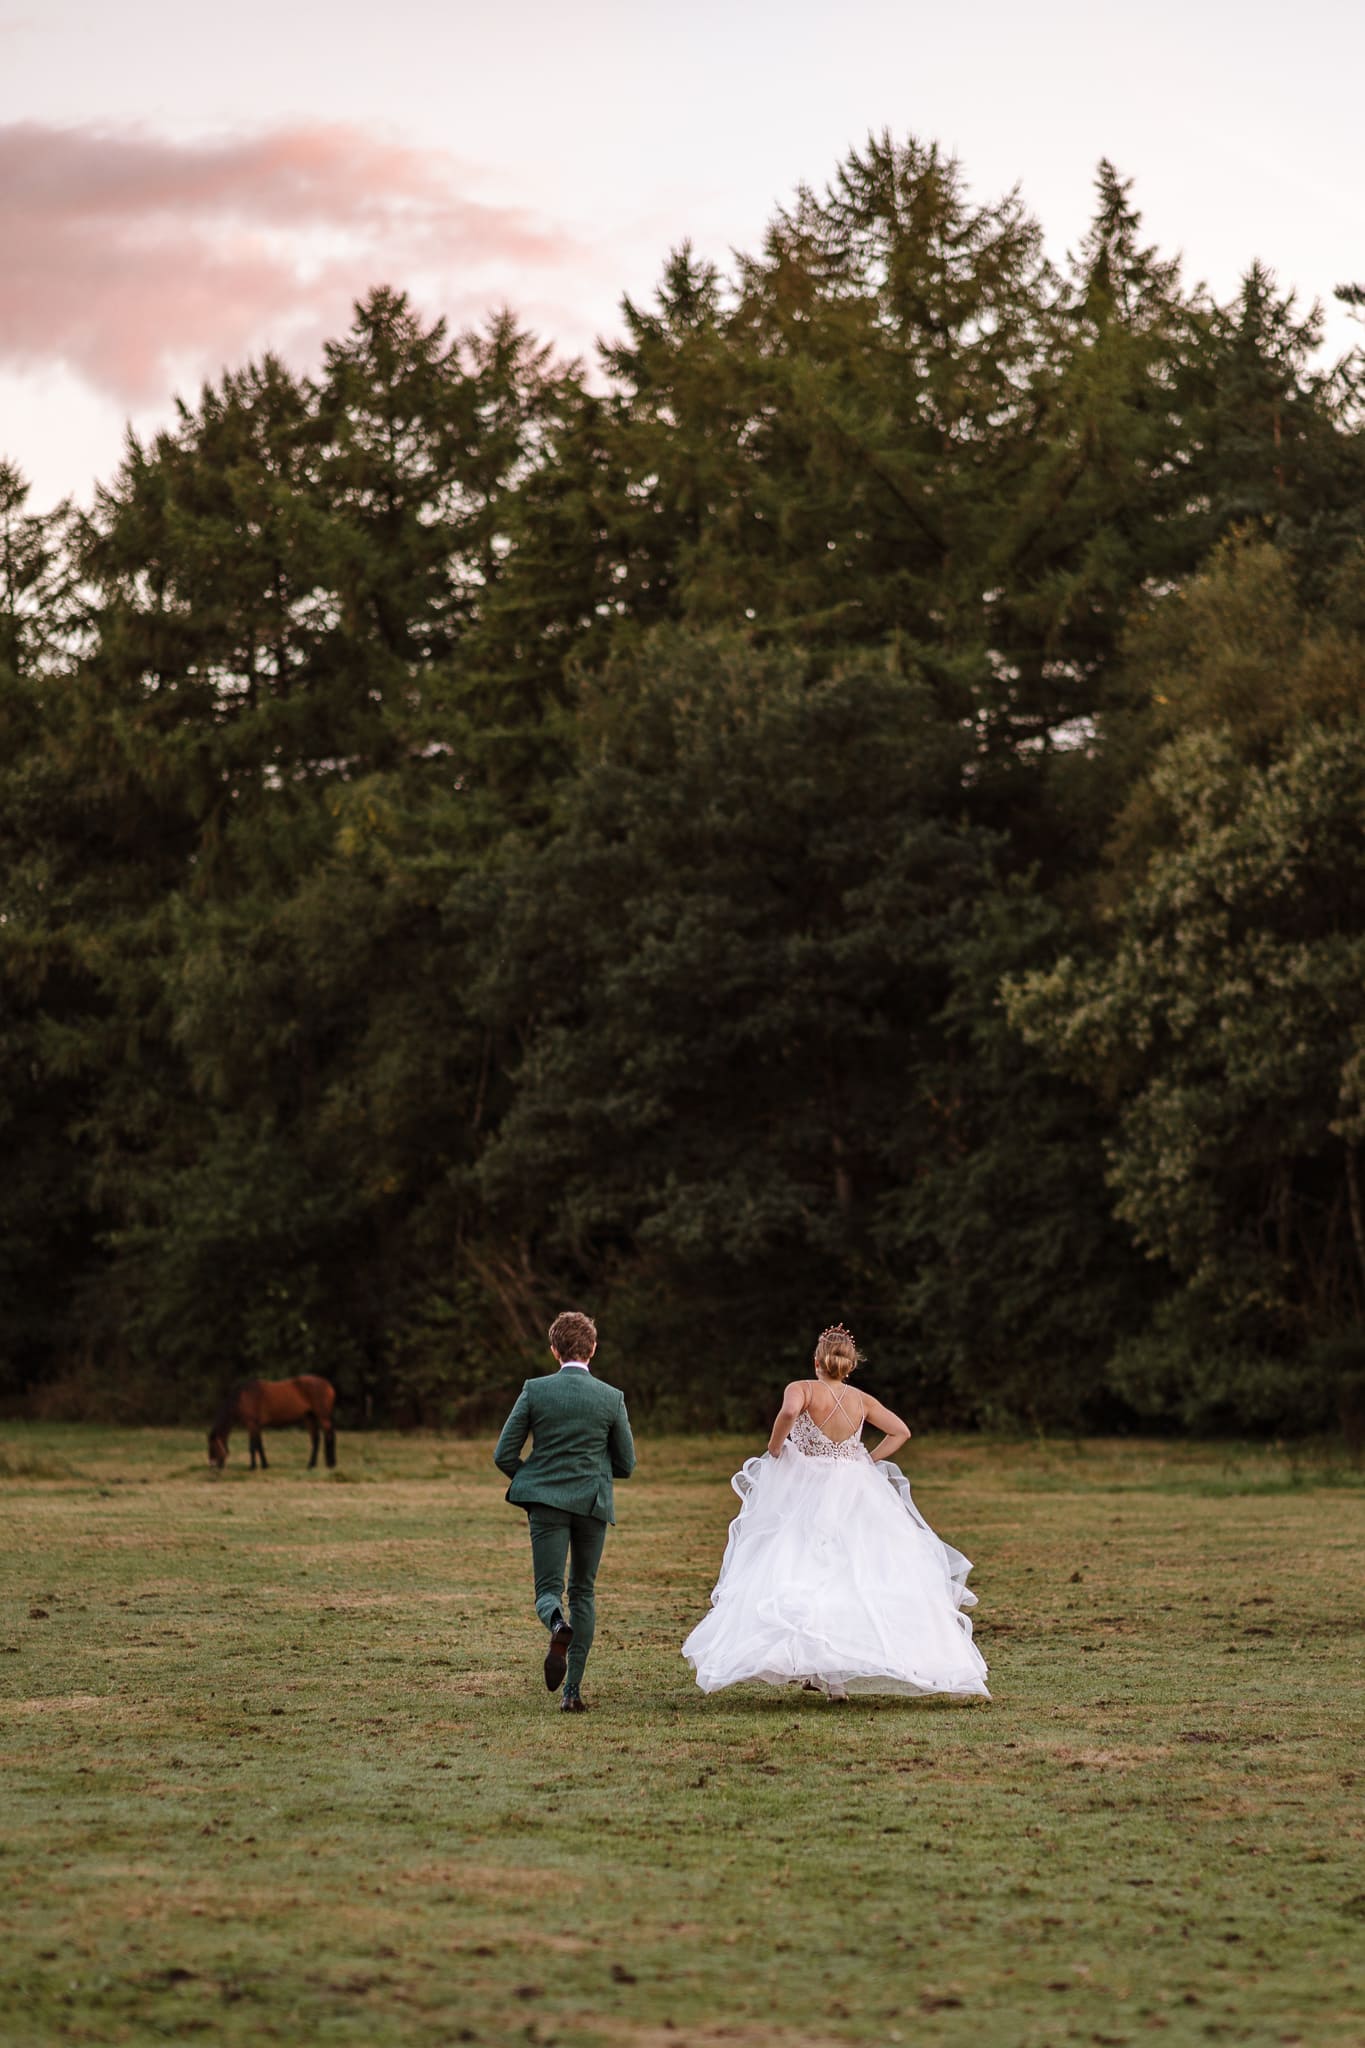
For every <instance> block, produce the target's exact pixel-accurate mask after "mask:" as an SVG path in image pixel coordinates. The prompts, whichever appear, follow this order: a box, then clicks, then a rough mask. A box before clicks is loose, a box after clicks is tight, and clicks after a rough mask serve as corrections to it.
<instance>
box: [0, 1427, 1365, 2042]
mask: <svg viewBox="0 0 1365 2048" xmlns="http://www.w3.org/2000/svg"><path fill="white" fill-rule="evenodd" d="M753 1448H754V1446H752V1445H747V1444H745V1445H741V1444H740V1443H738V1442H734V1441H722V1440H700V1439H675V1440H667V1441H663V1442H655V1443H651V1442H650V1441H649V1440H648V1438H647V1437H646V1439H645V1440H644V1442H643V1444H642V1446H641V1460H640V1468H639V1471H638V1473H637V1476H636V1478H635V1480H634V1481H633V1482H632V1483H631V1485H630V1486H629V1487H624V1488H622V1489H621V1490H620V1493H619V1496H618V1499H619V1504H620V1512H621V1515H622V1520H621V1525H620V1527H619V1528H618V1529H617V1530H616V1531H615V1533H614V1534H613V1536H612V1538H611V1539H610V1541H609V1544H608V1548H607V1554H606V1558H605V1561H604V1566H603V1572H602V1577H601V1581H600V1592H599V1610H600V1614H601V1621H600V1623H599V1634H598V1643H597V1648H596V1651H595V1652H594V1656H593V1661H592V1663H591V1665H590V1666H589V1671H588V1678H587V1681H586V1683H585V1687H584V1690H585V1692H586V1693H587V1694H588V1696H589V1697H590V1698H591V1699H592V1700H593V1701H594V1703H595V1704H594V1711H593V1712H592V1713H591V1714H590V1715H585V1716H580V1717H572V1716H566V1715H560V1714H557V1713H556V1712H555V1711H554V1702H553V1701H552V1699H551V1698H550V1697H549V1696H548V1695H547V1694H546V1692H545V1690H544V1688H543V1685H542V1683H541V1678H540V1668H539V1665H540V1658H541V1656H542V1655H543V1651H544V1638H543V1635H542V1634H541V1632H540V1631H539V1630H538V1628H537V1626H536V1624H535V1622H534V1619H533V1617H532V1615H531V1610H530V1601H529V1567H528V1555H527V1551H528V1546H527V1541H526V1534H525V1524H524V1519H523V1517H522V1516H521V1515H520V1514H518V1513H516V1512H515V1511H514V1510H512V1509H510V1508H508V1507H506V1506H505V1505H504V1504H503V1502H502V1499H501V1488H500V1483H499V1480H498V1476H497V1474H496V1473H495V1472H494V1471H493V1470H492V1467H491V1465H490V1463H489V1446H488V1445H487V1444H486V1443H473V1444H467V1443H457V1442H453V1441H449V1440H439V1439H433V1438H412V1439H405V1438H400V1437H397V1436H392V1435H372V1436H367V1437H360V1436H352V1437H346V1436H343V1437H342V1439H341V1462H340V1466H339V1469H338V1470H337V1471H336V1472H335V1473H334V1474H329V1473H327V1472H325V1471H324V1470H319V1471H317V1472H311V1473H310V1472H307V1471H305V1469H304V1460H305V1455H306V1445H305V1443H304V1440H303V1439H302V1438H301V1437H296V1436H288V1435H277V1436H276V1437H274V1438H272V1439H271V1450H272V1456H273V1459H274V1463H273V1464H272V1467H271V1470H270V1471H269V1472H268V1473H265V1474H261V1473H257V1474H254V1475H252V1474H249V1473H248V1472H247V1470H246V1466H245V1458H244V1454H243V1449H242V1447H241V1445H240V1444H238V1443H237V1442H234V1453H235V1455H234V1458H233V1461H232V1463H231V1464H230V1465H229V1466H228V1468H227V1472H226V1474H225V1475H224V1476H223V1477H221V1478H217V1477H214V1476H211V1475H210V1473H209V1471H208V1468H207V1466H206V1464H205V1463H204V1451H203V1440H202V1438H201V1437H200V1436H199V1435H198V1434H197V1433H191V1432H187V1431H123V1432H113V1431H97V1430H84V1429H79V1428H71V1427H67V1428H59V1427H55V1426H54V1427H38V1426H33V1427H27V1426H24V1427H21V1426H15V1425H10V1426H7V1427H6V1428H4V1429H3V1431H0V1516H3V1532H2V1533H0V1545H2V1554H3V1564H2V1565H0V1571H2V1572H3V1581H4V1597H3V1609H2V1610H0V1673H3V1678H4V1702H3V1712H4V1717H5V1760H4V1761H5V1774H4V1826H3V1831H2V1837H0V1850H2V1852H3V1854H2V1856H0V1899H2V1900H3V1907H4V1912H3V1918H4V1924H5V1926H6V1928H7V1931H8V1933H7V1939H6V1940H5V1942H4V1944H3V1947H0V2035H2V2036H3V2038H4V2040H5V2041H6V2043H8V2044H15V2048H28V2044H40V2043H48V2042H91V2043H95V2042H97V2043H108V2042H151V2041H161V2040H176V2041H180V2040H190V2039H192V2038H193V2037H195V2036H200V2037H202V2038H204V2039H206V2040H210V2041H221V2042H225V2043H248V2042H252V2043H255V2042H287V2043H295V2042H297V2043H310V2044H311V2043H314V2042H351V2043H363V2044H374V2048H388V2044H398V2043H403V2044H407V2043H423V2044H425V2043H431V2044H438V2043H439V2044H442V2048H444V2044H446V2043H454V2042H463V2041H479V2042H485V2043H492V2042H530V2043H539V2044H550V2043H556V2042H557V2043H562V2044H564V2048H590V2044H591V2048H686V2044H689V2043H697V2044H702V2043H704V2044H716V2048H722V2044H728V2048H757V2044H767V2043H774V2044H785V2048H817V2044H820V2043H833V2042H853V2041H878V2042H897V2041H904V2042H913V2043H915V2044H918V2048H940V2044H941V2048H959V2044H961V2048H969V2044H970V2048H996V2044H999V2048H1042V2044H1045V2043H1056V2044H1061V2043H1063V2042H1099V2043H1115V2044H1117V2043H1124V2042H1142V2041H1145V2040H1147V2039H1148V2038H1149V2037H1151V2038H1156V2037H1158V2036H1159V2037H1160V2038H1161V2039H1162V2040H1163V2041H1165V2042H1167V2043H1170V2044H1172V2048H1174V2044H1176V2043H1181V2042H1199V2043H1204V2042H1208V2041H1218V2040H1224V2041H1232V2042H1253V2043H1258V2044H1259V2043H1296V2042H1302V2043H1312V2044H1333V2048H1338V2044H1339V2048H1346V2044H1351V2048H1358V2044H1360V2043H1361V2042H1362V2041H1365V1970H1362V1967H1361V1965H1362V1958H1363V1957H1365V1859H1362V1856H1361V1839H1362V1833H1365V1826H1363V1822H1362V1813H1363V1808H1365V1802H1363V1801H1362V1792H1363V1791H1365V1747H1363V1744H1362V1737H1363V1736H1365V1717H1362V1713H1361V1707H1362V1669H1361V1646H1362V1585H1363V1584H1365V1488H1363V1487H1362V1483H1361V1478H1360V1475H1359V1474H1358V1473H1352V1472H1351V1471H1350V1470H1348V1469H1345V1468H1343V1467H1334V1466H1333V1465H1332V1464H1331V1462H1330V1459H1329V1456H1328V1454H1326V1453H1323V1454H1322V1455H1321V1456H1320V1457H1318V1458H1316V1459H1313V1458H1307V1459H1300V1460H1298V1461H1291V1460H1290V1459H1289V1458H1288V1457H1287V1456H1286V1455H1285V1454H1284V1453H1281V1452H1276V1451H1273V1450H1265V1449H1256V1448H1241V1449H1226V1448H1221V1447H1220V1448H1208V1447H1172V1446H1169V1445H1160V1446H1159V1445H1150V1444H1132V1443H1126V1444H1108V1443H1106V1444H1098V1443H1095V1444H1087V1445H1076V1446H1072V1445H1058V1446H1053V1445H1027V1444H1012V1445H999V1444H992V1443H982V1442H977V1441H971V1442H967V1441H963V1440H949V1439H933V1438H929V1439H926V1440H924V1441H922V1442H921V1441H919V1440H917V1441H916V1443H915V1445H914V1446H912V1452H913V1455H912V1457H911V1458H910V1459H909V1460H908V1461H907V1469H908V1470H909V1472H910V1474H911V1477H912V1479H913V1481H914V1483H915V1486H916V1493H917V1497H918V1499H919V1500H920V1503H921V1505H922V1506H923V1508H924V1510H925V1512H926V1513H927V1515H928V1516H929V1519H930V1520H931V1522H933V1523H934V1525H935V1526H936V1527H937V1528H938V1529H939V1530H940V1532H941V1533H942V1534H943V1535H944V1536H946V1537H948V1538H950V1539H951V1540H952V1541H954V1542H956V1543H958V1544H959V1545H960V1546H961V1547H962V1548H963V1549H965V1550H966V1551H967V1552H968V1554H969V1555H970V1556H972V1557H973V1558H975V1560H976V1562H977V1570H976V1575H975V1578H974V1581H973V1583H974V1584H975V1586H976V1587H977V1590H978V1591H979V1593H980V1595H981V1606H980V1608H979V1610H978V1616H977V1638H978V1641H979V1642H980V1643H981V1645H982V1648H983V1649H984V1651H985V1653H986V1656H987V1658H988V1660H989V1662H990V1665H991V1684H992V1688H993V1691H994V1694H995V1698H994V1701H993V1703H992V1704H990V1705H985V1704H981V1705H976V1706H970V1707H957V1708H954V1707H945V1706H942V1705H938V1704H927V1705H926V1704H916V1703H913V1702H901V1701H893V1700H887V1701H884V1702H870V1701H861V1702H855V1703H854V1704H853V1705H851V1706H849V1707H846V1708H838V1707H831V1706H829V1705H827V1704H826V1703H825V1702H824V1701H823V1700H822V1699H820V1698H819V1697H816V1696H812V1695H806V1694H802V1693H800V1692H785V1693H782V1692H756V1693H747V1692H746V1693H744V1694H736V1693H731V1694H722V1695H720V1696H718V1697H716V1698H713V1699H709V1700H707V1699H703V1698H702V1697H701V1695H700V1694H698V1693H697V1692H696V1690H695V1688H694V1687H693V1685H692V1681H691V1674H690V1672H689V1671H688V1670H687V1668H686V1667H685V1666H684V1664H683V1663H682V1661H681V1659H680V1658H679V1656H678V1651H677V1645H678V1643H679V1641H680V1640H681V1637H682V1635H683V1633H684V1631H685V1629H686V1628H687V1626H688V1625H689V1624H690V1623H691V1622H692V1621H693V1620H694V1619H695V1618H696V1616H697V1615H698V1614H699V1613H700V1612H701V1611H702V1609H703V1607H704V1605H705V1602H706V1597H707V1594H708V1592H709V1589H710V1585H711V1582H712V1579H713V1577H714V1572H715V1567H716V1564H717V1562H718V1559H719V1555H720V1550H721V1545H722V1541H723V1537H724V1532H725V1526H726V1523H727V1521H728V1519H729V1515H730V1511H731V1508H732V1506H733V1498H732V1496H731V1494H730V1492H729V1490H728V1487H727V1485H726V1479H727V1476H728V1474H729V1472H730V1471H731V1469H732V1468H733V1467H734V1466H735V1464H736V1463H737V1462H738V1460H739V1458H740V1456H741V1454H742V1453H744V1452H747V1451H749V1450H751V1449H753Z"/></svg>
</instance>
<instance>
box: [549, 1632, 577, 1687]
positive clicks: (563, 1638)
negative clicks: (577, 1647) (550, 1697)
mask: <svg viewBox="0 0 1365 2048" xmlns="http://www.w3.org/2000/svg"><path fill="white" fill-rule="evenodd" d="M572 1641H573V1630H572V1629H571V1628H570V1627H569V1624H568V1622H567V1621H565V1620H563V1619H562V1618H561V1619H560V1620H559V1621H557V1622H556V1623H555V1625H554V1627H553V1628H552V1629H551V1630H550V1647H549V1649H548V1650H547V1651H546V1652H545V1690H546V1691H547V1692H558V1690H559V1688H560V1686H561V1685H562V1684H563V1683H564V1673H565V1672H566V1670H567V1669H568V1666H569V1645H570V1643H571V1642H572Z"/></svg>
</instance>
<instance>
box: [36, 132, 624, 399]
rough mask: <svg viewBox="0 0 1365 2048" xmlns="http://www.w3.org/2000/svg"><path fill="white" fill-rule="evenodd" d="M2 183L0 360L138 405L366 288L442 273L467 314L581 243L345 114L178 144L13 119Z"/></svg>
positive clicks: (331, 312)
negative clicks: (474, 191)
mask: <svg viewBox="0 0 1365 2048" xmlns="http://www.w3.org/2000/svg"><path fill="white" fill-rule="evenodd" d="M0 190H2V191H3V192H4V194H5V200H6V204H5V207H4V209H3V211H0V363H4V364H8V365H9V366H11V367H13V368H16V369H31V368H34V367H40V366H50V365H53V364H57V363H61V364H65V365H66V366H68V367H69V368H71V369H73V370H75V371H76V372H77V374H78V375H80V376H82V377H83V378H85V379H86V380H87V381H88V382H89V383H91V384H92V385H94V386H95V387H97V388H98V389H100V390H101V391H104V392H107V393H109V394H111V395H113V396H114V397H116V398H118V399H119V400H121V401H123V402H125V403H128V404H135V405H136V404H143V403H148V402H154V401H156V400H158V399H161V398H164V397H166V396H167V395H168V393H169V390H170V386H171V384H172V382H173V381H174V380H175V379H176V378H177V377H178V376H182V375H183V374H184V373H185V372H186V370H187V369H189V370H190V371H191V372H192V373H193V374H202V373H214V372H216V371H217V370H218V369H220V368H221V367H222V366H223V365H235V364H238V363H240V362H241V361H243V360H244V359H245V357H246V356H247V355H249V354H250V353H252V352H253V351H254V350H259V349H260V348H262V347H264V346H272V347H276V348H285V349H292V348H296V347H298V346H301V345H307V346H310V347H311V346H314V345H315V344H316V341H317V339H318V337H319V336H320V335H321V334H322V333H324V332H326V331H328V328H329V326H330V327H331V329H332V330H333V331H335V330H336V327H337V325H338V323H343V324H344V322H345V319H346V315H347V309H348V306H349V302H350V301H351V300H352V299H353V298H355V297H356V296H358V295H359V294H360V293H361V292H363V291H365V290H366V289H367V288H368V287H369V286H370V285H373V284H379V283H386V284H395V285H399V286H406V285H408V284H409V283H410V282H412V281H413V280H418V281H420V282H421V283H422V284H424V285H427V286H430V285H432V284H433V283H434V284H435V285H436V286H437V288H438V289H439V293H440V297H441V300H442V303H443V306H445V307H446V308H448V309H449V310H450V311H451V312H452V313H454V314H455V315H456V317H457V318H459V319H469V318H475V317H477V316H478V315H479V314H481V313H482V312H483V311H484V310H485V309H486V308H487V307H488V306H490V305H493V304H498V303H501V302H503V301H504V300H507V299H511V301H512V302H513V303H514V304H515V302H516V300H517V299H518V297H520V296H523V294H522V293H521V292H520V290H519V286H520V285H521V283H522V281H523V280H524V281H525V284H526V287H527V289H526V292H525V294H524V296H526V297H530V296H532V295H533V294H534V295H536V296H539V292H540V288H541V287H542V286H543V284H544V282H546V281H547V280H548V277H549V275H550V274H552V273H563V272H564V271H565V270H566V269H568V268H570V267H574V266H578V265H581V264H583V262H584V257H585V252H584V250H583V249H582V247H581V246H580V245H579V244H578V243H576V242H575V240H574V239H573V238H572V237H571V236H569V235H567V234H566V233H564V232H563V231H562V230H560V229H558V228H556V226H555V225H554V223H553V222H549V221H545V220H540V219H537V218H536V217H534V216H533V215H531V214H529V213H527V212H525V211H523V210H520V209H517V208H515V207H507V206H494V205H489V204H486V203H484V202H482V201H480V200H477V199H474V198H470V197H467V196H465V195H464V194H462V193H461V192H460V191H459V190H458V188H457V183H456V167H455V165H454V164H453V163H452V162H451V160H450V159H449V158H446V157H442V156H439V155H433V154H430V153H426V152H423V151H419V150H416V149H409V148H404V147H402V146H400V145H398V144H394V143H389V142H385V141H383V140H381V139H379V138H377V137H376V136H374V135H371V134H368V133H367V132H365V131H364V130H360V129H355V128H345V127H297V128H287V129H276V130H273V131H270V132H268V133H265V134H261V135H256V136H249V137H247V136H243V137H231V138H227V139H225V140H221V141H201V142H174V141H169V140H167V139H165V138H162V137H156V136H148V135H144V134H142V133H138V132H130V131H127V130H123V131H115V132H110V131H107V130H100V129H91V128H58V127H48V126H44V125H42V124H39V123H35V122H16V123H13V124H10V125H7V126H0ZM561 282H562V279H561ZM422 296H424V297H425V296H428V293H423V294H422Z"/></svg>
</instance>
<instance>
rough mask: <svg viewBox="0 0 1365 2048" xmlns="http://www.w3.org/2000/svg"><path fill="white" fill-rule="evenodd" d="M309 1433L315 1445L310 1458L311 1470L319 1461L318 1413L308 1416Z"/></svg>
mask: <svg viewBox="0 0 1365 2048" xmlns="http://www.w3.org/2000/svg"><path fill="white" fill-rule="evenodd" d="M308 1435H309V1438H310V1440H311V1442H312V1446H313V1449H312V1453H311V1455H310V1457H309V1459H308V1470H309V1471H310V1472H311V1471H312V1469H313V1467H314V1465H316V1464H317V1461H318V1419H317V1416H316V1415H310V1416H309V1418H308Z"/></svg>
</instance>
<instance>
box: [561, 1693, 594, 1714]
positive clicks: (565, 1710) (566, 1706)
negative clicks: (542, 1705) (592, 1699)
mask: <svg viewBox="0 0 1365 2048" xmlns="http://www.w3.org/2000/svg"><path fill="white" fill-rule="evenodd" d="M559 1711H560V1713H561V1714H586V1713H587V1712H588V1711H589V1707H588V1702H587V1701H586V1700H585V1699H581V1698H580V1697H579V1695H578V1694H577V1693H576V1692H566V1693H565V1695H564V1697H563V1699H562V1700H561V1701H560V1702H559Z"/></svg>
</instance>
